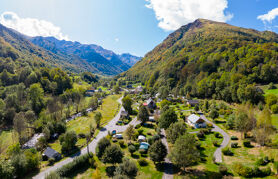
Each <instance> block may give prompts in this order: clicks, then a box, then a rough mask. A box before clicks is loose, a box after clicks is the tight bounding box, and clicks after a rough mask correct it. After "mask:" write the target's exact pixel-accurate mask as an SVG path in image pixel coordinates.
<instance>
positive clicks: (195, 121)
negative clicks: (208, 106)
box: [187, 114, 207, 128]
mask: <svg viewBox="0 0 278 179" xmlns="http://www.w3.org/2000/svg"><path fill="white" fill-rule="evenodd" d="M187 122H188V124H189V125H191V126H193V127H195V128H205V127H207V123H206V122H205V121H204V120H203V119H202V118H201V117H200V116H197V115H196V114H191V115H190V116H188V118H187Z"/></svg>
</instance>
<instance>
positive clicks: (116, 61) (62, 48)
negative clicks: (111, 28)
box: [30, 37, 138, 75]
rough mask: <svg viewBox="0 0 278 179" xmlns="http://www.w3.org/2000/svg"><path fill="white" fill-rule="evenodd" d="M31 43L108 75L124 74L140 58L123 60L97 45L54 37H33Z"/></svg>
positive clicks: (124, 58) (129, 57)
mask: <svg viewBox="0 0 278 179" xmlns="http://www.w3.org/2000/svg"><path fill="white" fill-rule="evenodd" d="M30 41H31V42H32V43H34V44H36V45H38V46H40V47H42V48H44V49H46V50H49V51H51V52H53V53H54V54H57V55H59V56H64V57H65V58H67V59H69V60H70V61H72V62H73V63H76V61H75V62H74V59H82V60H84V61H86V63H87V64H88V65H89V66H92V67H94V68H96V69H97V70H98V71H99V72H102V73H103V74H106V75H115V74H118V73H121V72H124V71H126V70H128V69H129V68H130V67H131V66H132V65H133V64H134V63H135V62H136V59H138V57H135V56H132V55H130V56H127V57H126V56H125V57H123V58H122V56H121V55H117V54H115V53H114V52H112V51H110V50H106V49H104V48H102V47H100V46H97V45H93V44H90V45H88V44H81V43H79V42H71V41H65V40H58V39H56V38H54V37H32V38H30ZM77 65H78V64H77Z"/></svg>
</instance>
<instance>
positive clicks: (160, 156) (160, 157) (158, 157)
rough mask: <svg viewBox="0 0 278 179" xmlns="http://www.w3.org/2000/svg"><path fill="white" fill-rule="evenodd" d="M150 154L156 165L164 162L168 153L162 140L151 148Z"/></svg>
mask: <svg viewBox="0 0 278 179" xmlns="http://www.w3.org/2000/svg"><path fill="white" fill-rule="evenodd" d="M148 153H149V156H150V158H151V160H152V161H153V162H154V163H156V162H162V161H164V159H165V157H166V156H167V153H168V151H167V148H166V146H165V145H164V144H163V143H162V142H161V140H157V141H155V142H154V143H153V144H152V145H151V146H150V148H149V150H148Z"/></svg>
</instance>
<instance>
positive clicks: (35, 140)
mask: <svg viewBox="0 0 278 179" xmlns="http://www.w3.org/2000/svg"><path fill="white" fill-rule="evenodd" d="M43 136H44V134H43V133H40V134H35V135H34V136H33V137H32V138H31V139H30V140H29V141H28V142H26V143H25V144H24V145H23V146H22V149H30V148H36V144H37V143H38V141H39V138H41V137H43Z"/></svg>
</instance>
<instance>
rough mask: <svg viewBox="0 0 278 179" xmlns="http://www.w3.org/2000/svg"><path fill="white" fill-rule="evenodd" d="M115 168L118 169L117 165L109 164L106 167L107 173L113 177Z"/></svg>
mask: <svg viewBox="0 0 278 179" xmlns="http://www.w3.org/2000/svg"><path fill="white" fill-rule="evenodd" d="M115 170H116V167H115V166H108V167H106V169H105V172H106V175H107V176H108V177H110V178H111V177H113V176H114V172H115Z"/></svg>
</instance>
